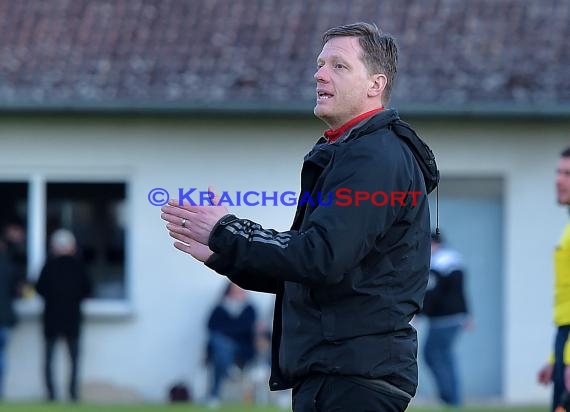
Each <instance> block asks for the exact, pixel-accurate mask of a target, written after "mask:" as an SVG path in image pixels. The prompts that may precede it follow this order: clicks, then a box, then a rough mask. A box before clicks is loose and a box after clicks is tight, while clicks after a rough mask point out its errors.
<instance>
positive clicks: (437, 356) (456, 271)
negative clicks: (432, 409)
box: [421, 233, 472, 406]
mask: <svg viewBox="0 0 570 412" xmlns="http://www.w3.org/2000/svg"><path fill="white" fill-rule="evenodd" d="M464 278H465V268H464V265H463V259H462V257H461V255H460V254H459V253H458V252H456V251H455V250H452V249H450V248H449V247H447V246H445V244H444V243H443V239H442V238H441V235H439V234H436V233H432V241H431V267H430V274H429V280H428V286H427V291H426V296H425V299H424V306H423V309H422V312H421V314H423V315H425V316H426V317H427V318H428V320H429V328H428V335H427V338H426V342H425V345H424V358H425V361H426V364H427V366H428V367H429V369H430V371H431V373H432V375H433V377H434V380H435V383H436V386H437V391H438V395H439V398H440V399H441V400H442V401H443V402H444V403H446V404H447V405H451V406H460V405H461V403H462V396H461V388H460V384H459V375H458V370H457V361H456V358H455V355H454V353H453V351H454V346H455V343H456V341H457V338H458V336H459V332H460V331H461V330H463V329H468V328H470V327H471V326H472V323H471V318H470V316H469V311H468V308H467V299H466V298H465V279H464Z"/></svg>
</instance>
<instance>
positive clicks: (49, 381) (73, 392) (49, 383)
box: [44, 336, 79, 401]
mask: <svg viewBox="0 0 570 412" xmlns="http://www.w3.org/2000/svg"><path fill="white" fill-rule="evenodd" d="M57 339H58V338H56V337H49V338H47V337H46V338H45V364H44V377H45V385H46V390H47V395H48V399H49V400H51V401H53V400H55V399H56V393H55V387H54V383H53V351H54V349H55V344H56V342H57ZM63 339H64V340H65V343H66V344H67V350H68V353H69V360H70V364H71V371H70V374H69V397H70V399H71V400H74V401H77V400H78V393H77V362H78V360H79V338H78V337H70V336H65V337H63Z"/></svg>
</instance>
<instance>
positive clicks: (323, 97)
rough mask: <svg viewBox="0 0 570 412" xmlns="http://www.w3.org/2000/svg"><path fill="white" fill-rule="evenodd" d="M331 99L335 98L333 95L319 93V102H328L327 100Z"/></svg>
mask: <svg viewBox="0 0 570 412" xmlns="http://www.w3.org/2000/svg"><path fill="white" fill-rule="evenodd" d="M331 97H333V95H332V94H330V93H327V92H322V91H318V92H317V100H327V99H330V98H331Z"/></svg>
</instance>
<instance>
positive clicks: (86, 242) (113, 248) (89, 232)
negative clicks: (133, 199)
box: [46, 183, 126, 299]
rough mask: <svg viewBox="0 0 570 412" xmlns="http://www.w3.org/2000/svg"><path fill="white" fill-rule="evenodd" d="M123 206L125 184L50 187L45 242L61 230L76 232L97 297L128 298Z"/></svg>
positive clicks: (54, 184) (78, 244) (59, 184)
mask: <svg viewBox="0 0 570 412" xmlns="http://www.w3.org/2000/svg"><path fill="white" fill-rule="evenodd" d="M124 204H125V184H124V183H48V185H47V205H46V207H47V216H46V225H47V227H46V234H47V238H46V241H47V242H49V238H50V236H51V234H52V233H53V232H54V231H55V230H57V229H59V228H65V229H69V230H71V231H72V232H73V234H74V235H75V236H76V238H77V246H78V251H79V256H80V257H81V258H82V259H83V260H84V262H85V264H86V265H87V268H88V271H89V274H90V276H91V278H92V279H93V283H94V295H95V296H94V297H96V298H105V299H124V298H125V296H126V291H125V230H124V226H123V219H122V210H123V208H124ZM46 250H49V248H48V245H47V244H46Z"/></svg>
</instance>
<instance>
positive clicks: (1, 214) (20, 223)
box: [0, 182, 28, 280]
mask: <svg viewBox="0 0 570 412" xmlns="http://www.w3.org/2000/svg"><path fill="white" fill-rule="evenodd" d="M0 193H2V202H0V235H2V237H3V238H4V240H5V242H6V246H7V250H8V253H9V256H10V259H11V260H12V262H13V264H14V265H15V266H16V269H17V271H18V274H19V276H20V277H21V278H22V280H23V279H26V277H27V273H28V262H27V259H28V247H27V241H26V227H27V215H28V183H26V182H0Z"/></svg>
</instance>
